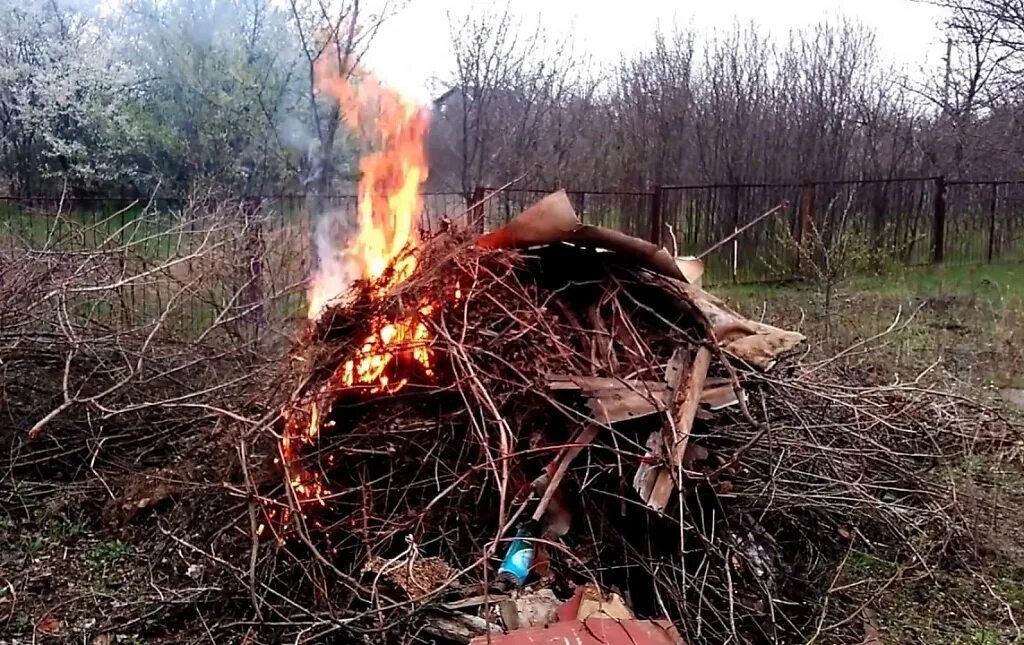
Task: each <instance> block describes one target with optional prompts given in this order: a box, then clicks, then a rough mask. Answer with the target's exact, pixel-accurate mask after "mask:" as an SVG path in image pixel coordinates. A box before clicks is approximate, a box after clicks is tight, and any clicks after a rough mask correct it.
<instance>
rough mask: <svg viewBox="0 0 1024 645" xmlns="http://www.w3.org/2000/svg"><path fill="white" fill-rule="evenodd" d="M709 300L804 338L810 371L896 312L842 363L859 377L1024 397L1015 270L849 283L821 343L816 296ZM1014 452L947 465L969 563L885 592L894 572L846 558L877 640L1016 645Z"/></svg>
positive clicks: (1021, 550)
mask: <svg viewBox="0 0 1024 645" xmlns="http://www.w3.org/2000/svg"><path fill="white" fill-rule="evenodd" d="M712 291H714V292H715V293H716V294H717V295H719V296H721V297H723V298H725V299H726V300H727V301H728V302H729V303H730V304H731V305H733V306H734V307H736V308H737V309H739V310H740V311H742V312H743V313H744V314H746V315H748V316H750V317H752V318H762V317H763V319H764V320H765V321H766V322H771V323H775V324H779V325H784V326H789V327H795V328H799V329H800V330H801V331H802V332H804V333H805V334H807V336H808V341H809V347H810V349H809V353H808V355H807V356H806V357H805V360H808V361H813V360H820V359H824V358H827V357H830V356H834V355H835V354H836V353H837V352H838V351H842V350H843V349H844V348H847V347H850V346H851V345H855V344H856V343H859V342H862V341H864V340H865V339H868V338H870V337H872V336H874V335H876V334H879V333H881V332H883V331H884V330H886V329H887V328H888V327H889V326H890V324H891V323H892V321H893V320H894V318H895V316H896V313H897V312H898V311H902V315H901V322H900V323H899V324H898V325H897V326H896V328H895V329H894V331H892V332H891V333H889V334H886V335H884V336H881V337H880V338H878V339H877V340H875V341H872V342H870V343H865V344H864V345H863V346H862V347H861V348H859V349H855V350H854V351H851V352H850V353H849V354H847V355H846V356H844V357H843V358H842V359H840V360H842V361H845V362H846V363H848V365H849V367H850V368H851V369H853V370H855V373H858V374H862V375H864V378H866V379H877V381H878V382H891V381H893V380H895V379H896V378H897V377H898V378H900V379H902V380H908V379H913V378H917V377H918V376H919V375H922V374H923V376H921V380H922V382H923V383H925V384H928V385H932V384H934V385H936V386H939V387H943V388H951V389H953V390H955V391H959V392H961V393H963V394H965V395H967V396H970V397H972V398H979V397H980V398H984V399H987V400H992V401H994V402H995V404H996V405H1007V404H1004V403H1002V402H1001V401H999V400H998V397H997V396H996V391H997V390H998V389H999V388H1004V387H1018V388H1019V387H1024V349H1022V347H1021V345H1022V341H1024V264H994V265H985V266H956V265H947V266H942V267H922V268H913V269H904V270H899V271H894V272H892V273H885V274H880V275H863V276H856V277H854V278H852V279H850V280H848V281H847V282H845V283H844V284H842V285H841V286H840V288H839V293H838V297H837V298H836V300H835V303H834V305H835V306H834V311H832V312H831V316H832V324H831V325H830V329H831V336H826V335H825V324H824V319H825V312H824V311H823V310H822V301H823V299H822V297H821V296H820V294H818V293H817V292H816V291H815V289H814V288H813V287H810V286H807V285H794V284H790V285H736V286H722V287H718V288H713V289H712ZM915 311H916V314H914V312H915ZM911 314H914V315H912V316H911ZM869 348H872V349H871V351H868V350H869ZM1006 414H1007V415H1009V416H1014V415H1017V416H1021V417H1024V410H1020V409H1013V408H1012V407H1010V406H1009V405H1007V410H1006ZM1020 453H1021V451H1020V450H1019V449H1016V450H1011V451H1010V453H1009V454H1007V455H1006V456H1005V457H1004V458H1001V459H992V460H984V461H973V462H971V463H962V464H950V465H949V466H948V468H947V471H946V472H944V476H945V477H948V479H949V482H950V483H951V484H952V485H953V486H954V487H955V489H956V490H957V491H958V493H959V494H960V495H962V497H961V499H960V500H959V503H960V504H961V505H962V506H963V508H962V512H963V516H964V522H965V526H967V527H969V530H971V532H972V533H973V534H974V535H976V536H978V548H977V549H976V553H975V557H974V558H973V559H972V560H971V561H968V562H957V563H956V564H954V565H952V566H950V567H949V568H947V569H944V570H942V571H938V570H934V571H931V572H929V573H928V574H927V575H923V576H922V577H920V578H919V579H917V580H916V581H914V582H912V583H910V584H901V585H894V586H893V587H892V588H889V589H886V588H885V587H884V585H885V581H886V580H888V579H889V578H890V577H891V576H892V575H894V573H895V571H896V567H897V565H896V564H895V563H892V562H888V561H886V560H885V559H884V558H879V557H877V555H876V554H869V553H861V552H857V551H855V552H853V553H851V554H850V557H849V558H848V560H847V562H846V566H845V567H844V570H843V572H842V577H841V579H840V581H839V582H840V584H849V585H853V586H855V587H858V588H862V589H865V591H866V590H867V589H871V590H873V591H874V590H879V591H880V592H881V593H879V595H878V596H877V599H876V600H874V601H873V602H872V603H871V605H870V606H871V608H873V611H875V612H876V613H877V622H878V627H879V628H880V630H881V632H882V634H883V635H884V642H886V643H890V642H891V643H961V644H964V645H996V644H997V643H1022V642H1024V636H1022V634H1021V632H1020V630H1019V629H1018V628H1017V623H1018V621H1020V620H1024V534H1022V533H1021V531H1020V530H1019V527H1020V524H1021V522H1022V521H1024V464H1022V460H1021V454H1020ZM979 459H980V458H979ZM950 539H951V540H952V539H955V538H954V537H953V536H950ZM825 642H828V640H827V639H826V641H825ZM867 642H872V643H873V642H875V641H867V640H865V643H867ZM879 642H881V641H879Z"/></svg>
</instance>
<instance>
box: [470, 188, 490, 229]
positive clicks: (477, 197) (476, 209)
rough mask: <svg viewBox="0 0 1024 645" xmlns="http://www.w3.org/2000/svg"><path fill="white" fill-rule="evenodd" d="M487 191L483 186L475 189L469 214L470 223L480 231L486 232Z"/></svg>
mask: <svg viewBox="0 0 1024 645" xmlns="http://www.w3.org/2000/svg"><path fill="white" fill-rule="evenodd" d="M485 196H486V191H485V189H484V187H483V186H477V187H476V188H474V189H473V202H472V207H473V208H472V211H471V212H470V216H469V219H470V221H469V225H470V226H471V227H475V228H476V230H477V232H478V233H486V232H487V226H486V224H485V222H484V197H485Z"/></svg>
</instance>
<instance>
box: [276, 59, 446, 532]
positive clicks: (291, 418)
mask: <svg viewBox="0 0 1024 645" xmlns="http://www.w3.org/2000/svg"><path fill="white" fill-rule="evenodd" d="M336 62H337V59H336V57H332V56H326V57H323V58H322V59H321V60H318V61H317V66H316V83H317V89H318V91H319V92H320V93H321V94H324V95H327V96H330V97H331V98H333V99H335V100H336V101H337V102H338V104H339V106H340V110H339V112H340V115H341V116H342V117H343V118H344V119H345V121H346V122H347V123H348V125H349V126H350V127H352V128H353V129H354V130H356V131H357V132H360V131H361V128H362V127H363V126H364V125H365V126H368V127H367V128H366V129H367V130H369V131H372V132H373V133H374V136H375V138H376V144H377V146H376V147H377V149H376V151H374V152H372V153H370V154H367V155H365V156H364V157H363V158H362V159H361V160H360V163H359V168H360V170H361V171H362V176H361V178H360V180H359V202H358V225H359V229H358V233H357V234H356V236H355V237H354V238H353V239H352V240H351V241H350V242H349V244H348V248H347V249H346V259H347V264H346V266H345V267H344V270H342V271H337V270H335V271H330V270H324V267H323V266H321V267H320V268H319V269H318V272H317V274H316V275H315V276H314V278H313V281H312V283H311V286H310V290H309V294H308V299H309V317H310V318H311V319H314V320H315V319H316V318H318V317H319V316H320V314H321V313H322V312H323V310H324V309H325V308H326V307H327V305H328V304H329V303H330V302H331V301H332V300H334V299H336V298H337V297H338V296H340V295H342V294H344V292H345V291H346V290H347V289H348V287H349V285H350V284H351V283H352V281H353V280H355V279H357V278H363V279H366V280H369V281H370V284H371V297H373V298H375V299H377V298H382V297H383V296H385V295H386V294H387V293H389V292H390V291H391V290H392V289H393V288H394V287H395V286H396V285H398V284H399V283H401V282H403V281H405V280H406V279H408V278H409V276H411V275H412V274H413V272H414V271H415V270H416V262H417V260H416V256H415V255H414V254H412V253H410V252H409V250H410V249H411V248H413V247H415V246H416V245H417V244H418V243H419V241H420V240H419V236H418V223H419V215H420V208H421V202H420V195H419V190H420V186H421V185H422V183H423V181H424V180H425V179H426V177H427V164H426V154H425V151H424V142H425V139H426V131H427V118H426V113H425V111H423V110H421V109H419V108H417V107H416V106H415V105H414V104H412V103H411V102H409V101H407V100H406V99H404V98H403V97H402V96H400V95H399V94H398V93H396V92H394V91H392V90H389V89H387V88H385V87H384V86H382V85H381V84H380V83H379V82H378V81H377V80H376V79H375V78H373V77H372V76H370V75H367V74H359V75H358V76H356V75H354V74H350V75H347V77H346V75H343V74H339V73H338V67H337V64H336ZM332 64H333V67H332ZM433 311H434V306H433V305H432V304H430V303H428V302H422V303H420V305H419V306H418V307H417V311H416V312H415V313H414V314H413V315H411V316H406V317H404V318H402V319H401V320H396V321H388V320H384V319H382V318H374V319H372V320H370V321H369V327H370V330H371V333H370V334H369V335H368V336H367V337H366V339H365V340H364V341H363V343H362V345H361V346H360V347H359V349H358V350H357V351H356V353H355V355H354V356H353V357H352V358H351V359H350V360H348V361H346V362H344V363H343V364H342V365H341V366H340V367H339V368H338V370H337V371H336V372H335V373H334V374H333V375H332V376H331V378H329V379H328V380H327V382H326V383H325V384H324V385H323V386H322V387H321V388H320V391H319V392H317V393H316V395H315V397H314V398H312V399H311V400H310V401H309V409H308V413H309V418H308V420H307V419H306V418H305V415H304V414H296V413H294V412H293V413H290V414H286V416H285V431H284V435H283V437H282V439H281V456H282V458H283V459H284V462H285V464H286V466H287V471H288V482H289V486H290V488H291V490H292V492H293V494H294V497H295V500H296V501H297V502H298V504H299V507H300V509H301V508H303V507H304V506H305V505H306V504H309V503H315V504H319V505H321V506H323V505H325V501H324V500H325V496H327V495H329V490H328V487H327V483H326V480H325V479H324V477H323V475H322V474H321V473H318V472H313V471H310V470H308V469H306V468H305V467H304V466H303V464H302V462H301V460H300V459H299V454H300V452H299V450H300V446H301V445H302V444H313V443H314V442H316V441H317V440H318V438H319V436H320V431H321V425H322V424H323V425H325V426H330V425H333V421H327V422H326V423H325V422H324V417H325V416H327V413H328V412H329V410H330V403H331V400H332V398H333V396H334V394H333V392H334V391H335V390H336V389H338V388H341V387H352V386H354V385H366V386H369V391H370V393H378V392H396V391H398V390H399V389H401V388H402V387H404V386H405V385H406V383H407V382H408V379H407V378H404V377H399V378H396V379H394V380H392V378H391V376H389V374H388V371H387V368H388V367H389V366H391V365H396V364H397V359H398V358H399V357H401V358H404V359H406V360H407V361H408V362H409V363H410V364H411V365H416V366H418V367H419V369H420V371H421V372H422V373H423V375H425V376H427V377H431V376H433V369H432V361H433V354H432V351H431V349H430V341H431V334H430V330H429V329H428V327H427V325H426V322H425V318H426V317H427V316H429V315H431V313H433ZM290 516H291V515H290V511H288V510H285V511H283V512H282V513H280V514H279V515H277V518H278V519H280V520H282V521H283V522H287V521H288V519H289V518H290Z"/></svg>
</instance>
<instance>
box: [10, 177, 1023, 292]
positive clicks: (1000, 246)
mask: <svg viewBox="0 0 1024 645" xmlns="http://www.w3.org/2000/svg"><path fill="white" fill-rule="evenodd" d="M548 192H550V190H547V189H518V188H514V189H509V190H503V191H493V190H492V189H488V188H484V187H481V188H477V189H476V190H475V191H474V192H473V193H472V194H471V195H468V196H466V195H463V194H460V193H426V194H424V195H423V218H422V222H423V224H422V225H423V227H424V228H425V229H427V230H436V229H437V227H438V226H439V225H440V221H441V219H442V218H443V217H449V218H451V219H453V220H456V221H463V222H471V221H477V222H478V223H479V225H482V227H483V228H485V229H493V228H496V227H499V226H501V225H503V224H504V223H506V222H508V221H509V220H510V219H511V218H512V217H514V216H515V215H516V214H517V213H519V212H521V211H522V210H523V209H524V208H525V207H526V206H528V205H529V204H531V203H533V202H535V201H536V200H538V199H539V198H541V197H543V196H544V195H545V194H547V193H548ZM567 192H568V195H569V197H570V199H571V201H572V203H573V205H574V206H575V208H576V210H577V212H578V213H579V215H580V218H581V220H582V221H583V222H584V223H586V224H593V225H599V226H605V227H610V228H614V229H618V230H621V231H624V232H626V233H629V234H632V235H637V236H642V237H645V238H647V239H651V240H652V241H655V242H657V243H660V244H664V245H666V246H668V247H671V246H672V243H673V240H674V241H675V249H674V250H675V252H676V254H677V255H699V254H701V253H702V252H703V251H705V250H706V249H709V248H711V247H712V246H714V245H716V243H718V242H720V241H721V240H723V239H726V238H728V237H729V236H730V235H734V239H732V240H730V242H729V243H727V244H723V245H720V246H719V247H718V248H716V250H715V251H714V252H712V253H709V254H708V255H707V257H705V262H706V265H707V272H706V275H707V281H708V282H709V283H721V282H729V281H735V282H745V281H760V280H776V279H786V278H790V277H793V276H795V275H799V274H800V272H801V266H800V265H801V262H802V261H805V260H804V259H803V258H805V257H806V255H804V254H802V252H801V251H802V249H804V248H805V247H806V245H807V244H808V241H809V238H813V239H814V240H817V241H821V243H822V245H823V246H824V247H826V248H827V247H828V246H829V245H830V244H833V243H834V242H835V241H836V240H847V241H848V240H851V239H855V240H856V241H857V243H858V244H860V245H862V246H863V247H865V248H866V249H868V250H869V252H870V254H871V259H872V262H873V263H874V264H875V265H877V266H884V265H890V266H912V265H921V264H927V263H942V262H945V263H984V262H993V261H997V260H1024V181H965V180H950V181H947V180H946V179H944V178H942V177H927V178H910V179H906V178H893V179H879V180H857V181H831V182H811V183H797V182H793V183H779V184H713V185H685V186H659V187H656V188H654V189H653V190H643V191H583V190H573V189H570V190H568V191H567ZM235 201H236V203H237V204H241V205H242V206H241V207H240V208H239V209H238V213H240V215H239V221H240V225H239V227H238V229H237V230H234V231H233V232H232V233H230V235H234V236H236V237H237V239H231V240H227V241H225V242H224V244H223V245H222V247H221V248H223V249H225V252H226V253H228V254H229V257H230V260H231V262H234V263H236V264H239V265H240V266H241V265H246V262H248V263H249V264H252V263H254V262H255V263H256V264H255V265H254V266H253V267H251V270H250V269H247V271H249V273H252V272H253V271H256V272H258V273H259V275H258V276H255V278H254V276H252V275H249V276H248V277H247V278H246V279H248V280H250V281H252V280H253V279H258V281H259V282H260V283H261V284H265V287H263V288H261V291H260V293H262V292H264V291H265V292H269V293H274V294H286V293H288V290H289V289H291V290H292V292H294V293H292V294H291V295H287V296H286V295H282V296H281V301H282V302H284V303H285V304H283V305H281V306H282V307H283V309H285V310H288V311H291V310H294V309H297V308H299V307H300V306H301V305H299V304H297V303H299V302H301V290H300V289H299V288H298V286H297V285H299V286H301V283H302V281H303V280H304V279H305V278H306V277H307V276H308V275H309V273H310V269H311V263H312V261H313V258H312V254H311V252H310V247H311V244H310V239H311V231H312V229H313V226H314V221H315V219H316V217H315V215H314V211H318V210H319V211H323V210H333V211H339V212H340V213H341V214H342V215H344V216H345V217H348V218H352V219H354V218H355V215H356V207H357V199H356V197H355V196H352V195H336V196H330V197H323V198H320V199H319V200H318V201H316V202H314V203H311V201H310V199H309V198H308V197H307V196H304V195H276V196H261V197H250V198H245V199H242V200H235ZM481 201H482V204H478V205H476V206H473V204H476V203H478V202H481ZM781 203H785V204H786V206H785V207H783V208H782V209H780V210H779V211H778V212H777V213H776V214H774V215H773V216H771V217H767V218H764V219H762V220H759V221H756V222H755V220H757V218H758V216H760V215H761V214H762V213H764V212H766V211H768V210H769V209H771V208H772V207H774V206H776V205H778V204H781ZM204 208H212V207H211V206H209V204H208V202H197V201H196V200H191V201H190V200H186V199H181V198H169V197H164V198H157V199H146V198H142V199H132V198H126V197H120V196H118V197H100V198H77V199H64V198H60V197H30V198H20V197H0V248H3V246H4V245H7V246H9V247H10V248H13V247H15V246H18V247H27V248H38V247H40V246H42V245H53V244H54V243H56V242H60V243H61V244H63V245H68V244H70V245H72V246H74V245H78V246H79V247H83V248H95V247H97V246H98V245H101V244H102V243H103V242H104V240H105V239H107V240H108V241H109V238H110V237H111V236H114V237H115V238H117V239H118V240H120V241H126V240H131V241H132V243H133V244H137V245H140V246H137V249H140V248H141V249H143V250H144V252H143V253H142V254H141V255H143V256H146V257H152V258H167V257H171V256H181V257H187V256H188V255H189V254H191V253H193V252H194V250H195V248H196V245H197V243H198V241H199V240H200V239H204V238H203V236H208V234H209V232H208V231H206V230H196V219H195V214H196V212H197V210H198V211H200V212H201V211H202V210H203V209H204ZM58 212H60V213H61V215H60V216H59V217H58V216H56V215H55V214H56V213H58ZM186 213H188V217H186ZM188 218H191V220H190V221H189V222H188V224H187V225H186V224H184V222H186V220H187V219H188ZM751 222H755V223H753V224H751ZM219 234H223V235H229V233H228V232H227V231H226V230H223V231H221V232H220V233H219ZM230 235H229V236H230ZM137 249H136V250H137ZM256 252H259V253H260V254H262V255H263V256H266V257H262V258H261V259H259V261H258V262H257V260H256V259H254V258H249V259H248V260H247V259H246V256H247V255H252V254H253V253H256ZM231 262H228V264H231ZM133 297H136V298H143V297H144V295H143V294H142V293H136V294H134V295H133ZM140 306H141V305H140ZM143 308H145V307H143Z"/></svg>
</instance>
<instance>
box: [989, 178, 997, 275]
mask: <svg viewBox="0 0 1024 645" xmlns="http://www.w3.org/2000/svg"><path fill="white" fill-rule="evenodd" d="M998 190H999V184H997V183H995V182H992V194H991V195H989V200H988V263H989V264H992V257H993V256H994V255H995V250H996V200H997V199H998V195H997V192H998Z"/></svg>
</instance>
